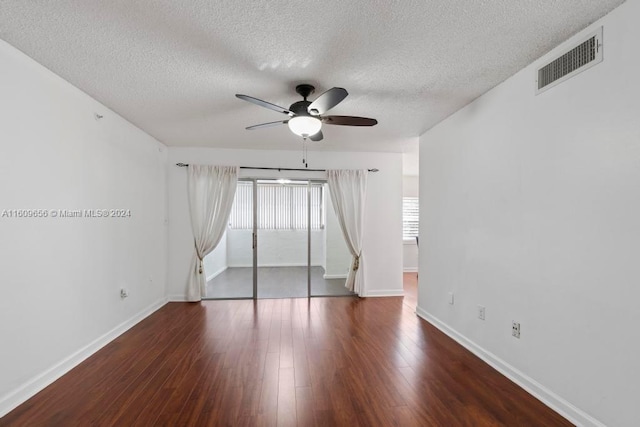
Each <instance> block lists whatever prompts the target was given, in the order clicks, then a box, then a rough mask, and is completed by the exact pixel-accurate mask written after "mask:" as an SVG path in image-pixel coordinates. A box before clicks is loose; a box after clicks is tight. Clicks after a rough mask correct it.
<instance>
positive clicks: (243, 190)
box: [204, 180, 254, 299]
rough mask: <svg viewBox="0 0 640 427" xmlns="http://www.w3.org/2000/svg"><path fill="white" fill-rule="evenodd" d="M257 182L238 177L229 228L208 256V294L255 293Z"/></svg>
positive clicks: (234, 295)
mask: <svg viewBox="0 0 640 427" xmlns="http://www.w3.org/2000/svg"><path fill="white" fill-rule="evenodd" d="M253 186H254V183H253V181H251V180H238V187H237V189H236V196H235V199H234V202H233V207H232V208H231V215H229V225H228V227H227V231H226V233H225V235H224V236H222V239H221V240H220V243H218V246H217V247H216V248H215V249H214V250H213V252H211V253H210V254H209V255H207V256H206V257H205V259H204V267H205V272H206V274H207V286H206V298H211V299H239V298H253V297H254V274H253V264H254V260H253V258H254V251H253V243H254V242H253V233H254V210H253V205H254V190H253Z"/></svg>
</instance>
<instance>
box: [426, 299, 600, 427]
mask: <svg viewBox="0 0 640 427" xmlns="http://www.w3.org/2000/svg"><path fill="white" fill-rule="evenodd" d="M416 314H417V315H418V316H420V317H421V318H422V319H424V320H426V321H427V322H429V323H431V324H432V325H433V326H435V327H436V328H438V329H439V330H440V331H442V332H443V333H445V334H446V335H448V336H449V337H450V338H452V339H453V340H454V341H456V342H457V343H458V344H460V345H462V346H463V347H465V348H466V349H467V350H469V351H470V352H472V353H473V354H475V355H476V356H478V357H479V358H480V359H482V360H484V361H485V362H487V363H488V364H489V365H490V366H491V367H493V368H494V369H495V370H497V371H498V372H500V373H501V374H502V375H504V376H505V377H507V378H509V379H510V380H511V381H513V382H514V383H516V384H518V385H519V386H520V387H522V388H523V389H524V390H526V391H527V392H528V393H529V394H531V395H532V396H534V397H535V398H537V399H538V400H540V401H541V402H542V403H544V404H545V405H547V406H548V407H550V408H551V409H553V410H554V411H556V412H557V413H559V414H560V415H562V416H563V417H565V418H566V419H568V420H569V421H571V422H572V423H574V424H575V425H578V426H594V427H606V426H605V424H603V423H601V422H600V421H598V420H597V419H595V418H593V417H592V416H591V415H589V414H587V413H586V412H584V411H583V410H581V409H579V408H577V407H576V406H574V405H572V404H571V403H569V402H568V401H567V400H565V399H563V398H562V397H560V396H558V395H557V394H555V393H554V392H553V391H551V390H549V389H548V388H546V387H545V386H543V385H542V384H540V383H539V382H537V381H536V380H534V379H533V378H531V377H529V376H528V375H526V374H525V373H523V372H521V371H519V370H518V369H516V368H514V367H513V366H511V365H509V364H508V363H507V362H505V361H504V360H502V359H501V358H499V357H498V356H496V355H495V354H493V353H491V352H490V351H487V350H485V349H484V348H482V347H481V346H479V345H478V344H476V343H475V342H473V341H471V340H470V339H468V338H467V337H465V336H464V335H462V334H461V333H459V332H458V331H456V330H455V329H453V328H451V327H449V326H448V325H447V324H446V323H444V322H442V321H441V320H440V319H438V318H437V317H435V316H432V315H431V314H429V313H428V312H427V311H425V310H424V309H422V308H421V307H416Z"/></svg>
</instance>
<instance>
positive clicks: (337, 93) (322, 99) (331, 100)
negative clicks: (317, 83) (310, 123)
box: [307, 87, 349, 116]
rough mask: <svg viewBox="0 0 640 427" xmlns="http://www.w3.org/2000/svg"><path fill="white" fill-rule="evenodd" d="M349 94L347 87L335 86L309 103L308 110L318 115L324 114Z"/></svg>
mask: <svg viewBox="0 0 640 427" xmlns="http://www.w3.org/2000/svg"><path fill="white" fill-rule="evenodd" d="M347 95H349V92H347V91H346V89H343V88H341V87H333V88H331V89H329V90H328V91H326V92H325V93H323V94H322V95H320V96H319V97H318V98H316V100H315V101H313V102H312V103H311V105H309V107H308V108H307V111H308V112H309V113H310V114H314V115H316V116H317V115H319V114H324V113H326V112H327V111H329V110H330V109H332V108H333V107H335V106H336V105H338V104H340V103H341V102H342V100H343V99H345V98H346V97H347Z"/></svg>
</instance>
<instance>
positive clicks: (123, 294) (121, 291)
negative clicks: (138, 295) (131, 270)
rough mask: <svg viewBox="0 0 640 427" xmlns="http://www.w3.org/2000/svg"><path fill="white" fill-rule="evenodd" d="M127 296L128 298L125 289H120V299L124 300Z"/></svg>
mask: <svg viewBox="0 0 640 427" xmlns="http://www.w3.org/2000/svg"><path fill="white" fill-rule="evenodd" d="M128 296H129V293H128V292H127V290H126V289H125V288H122V289H120V298H122V299H125V298H126V297H128Z"/></svg>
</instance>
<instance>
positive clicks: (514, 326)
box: [511, 320, 520, 338]
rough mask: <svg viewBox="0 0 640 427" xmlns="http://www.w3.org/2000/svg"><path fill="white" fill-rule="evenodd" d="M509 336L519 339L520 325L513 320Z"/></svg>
mask: <svg viewBox="0 0 640 427" xmlns="http://www.w3.org/2000/svg"><path fill="white" fill-rule="evenodd" d="M511 335H513V336H514V337H516V338H520V323H518V322H516V321H515V320H514V321H512V322H511Z"/></svg>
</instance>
